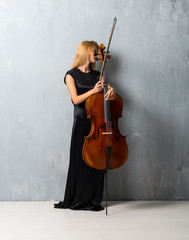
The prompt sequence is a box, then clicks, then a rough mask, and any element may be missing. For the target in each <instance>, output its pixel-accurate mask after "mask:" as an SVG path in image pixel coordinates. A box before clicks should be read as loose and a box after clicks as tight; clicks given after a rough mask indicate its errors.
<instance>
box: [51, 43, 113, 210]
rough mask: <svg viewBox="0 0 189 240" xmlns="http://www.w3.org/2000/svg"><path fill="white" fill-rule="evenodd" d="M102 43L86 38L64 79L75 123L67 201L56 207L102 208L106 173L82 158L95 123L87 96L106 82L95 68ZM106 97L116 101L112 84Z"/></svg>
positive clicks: (98, 90) (65, 198) (75, 208)
mask: <svg viewBox="0 0 189 240" xmlns="http://www.w3.org/2000/svg"><path fill="white" fill-rule="evenodd" d="M98 48H99V47H98V44H97V43H96V42H94V41H83V42H81V43H80V45H79V47H78V48H77V51H76V55H75V59H74V62H73V65H72V68H71V70H69V71H68V72H67V73H66V75H65V77H64V82H65V84H66V85H67V87H68V90H69V92H70V95H71V99H72V102H73V104H74V123H73V129H72V138H71V147H70V163H69V169H68V176H67V183H66V189H65V196H64V200H63V201H60V202H59V203H58V204H54V207H55V208H70V209H72V210H91V211H100V210H103V209H104V208H103V207H102V206H101V201H102V195H103V185H104V172H103V171H100V170H96V169H94V168H91V167H89V166H88V165H87V164H86V163H85V162H84V160H83V158H82V147H83V142H84V136H87V135H88V134H89V132H90V127H91V122H90V119H88V118H87V114H86V110H85V101H86V99H87V98H88V97H89V96H91V95H92V94H94V93H97V92H100V91H102V89H103V86H104V83H103V81H99V76H100V73H99V72H98V71H95V63H96V61H97V54H98ZM108 87H109V89H108V92H107V93H106V95H105V99H106V100H113V99H114V97H115V91H114V89H113V88H112V87H110V86H108Z"/></svg>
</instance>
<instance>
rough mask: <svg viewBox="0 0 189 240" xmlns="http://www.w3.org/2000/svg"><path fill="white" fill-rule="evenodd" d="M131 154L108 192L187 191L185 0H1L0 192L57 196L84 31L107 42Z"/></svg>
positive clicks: (180, 194)
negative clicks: (70, 75) (69, 84)
mask: <svg viewBox="0 0 189 240" xmlns="http://www.w3.org/2000/svg"><path fill="white" fill-rule="evenodd" d="M115 16H116V17H117V19H118V22H117V25H116V29H115V32H114V35H113V39H112V43H111V47H110V51H111V55H112V59H111V60H109V61H108V63H107V69H108V73H107V75H108V79H109V80H110V83H111V84H112V85H113V86H114V87H115V89H116V91H117V92H118V93H119V94H120V95H121V96H122V98H123V100H124V109H123V118H122V119H121V120H120V121H119V124H120V130H121V132H122V133H123V134H126V135H127V142H128V146H129V159H128V161H127V163H126V164H125V165H124V166H123V167H122V168H120V169H117V170H114V171H112V172H109V190H108V192H109V199H112V200H125V199H136V200H137V199H154V200H155V199H156V200H158V199H163V200H171V199H175V200H177V199H189V188H188V181H189V126H188V117H189V111H188V108H189V95H188V92H189V78H188V76H189V44H188V42H189V2H188V1H187V0H180V1H178V0H170V1H168V0H166V1H165V0H153V1H150V0H128V1H125V0H120V1H117V0H111V1H108V0H104V1H101V0H95V1H88V0H79V1H76V0H75V1H73V0H69V1H68V0H26V1H24V0H0V162H1V166H0V200H62V198H63V194H64V188H65V181H66V177H67V168H68V163H69V144H70V137H71V128H72V124H71V123H72V117H73V106H72V103H71V101H70V96H69V93H68V90H67V88H66V86H65V85H64V83H63V77H64V74H65V72H66V71H67V70H68V69H69V68H70V66H71V64H72V61H73V58H74V54H75V50H76V48H77V46H78V44H79V43H80V42H81V41H83V40H96V41H97V42H98V43H101V42H103V43H104V44H105V45H107V41H108V38H109V34H110V29H111V25H112V21H113V18H114V17H115Z"/></svg>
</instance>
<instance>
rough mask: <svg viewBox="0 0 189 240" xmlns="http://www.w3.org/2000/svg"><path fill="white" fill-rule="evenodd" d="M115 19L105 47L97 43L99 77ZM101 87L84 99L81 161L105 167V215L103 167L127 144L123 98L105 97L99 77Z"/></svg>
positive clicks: (117, 159) (117, 162) (119, 161)
mask: <svg viewBox="0 0 189 240" xmlns="http://www.w3.org/2000/svg"><path fill="white" fill-rule="evenodd" d="M116 21H117V19H116V18H114V21H113V25H112V30H111V34H110V38H109V42H108V46H107V49H106V52H104V50H105V46H104V45H103V44H101V45H100V48H99V55H100V58H101V63H102V68H101V72H100V77H99V80H102V78H103V73H104V69H105V63H106V59H107V58H110V56H108V53H109V46H110V42H111V38H112V34H113V31H114V28H115V24H116ZM103 81H104V83H105V87H104V89H103V92H100V93H95V94H93V95H91V96H90V97H89V98H88V99H87V100H86V103H85V108H86V112H87V118H90V120H91V130H90V133H89V135H88V136H86V137H85V139H84V144H83V149H82V156H83V160H84V161H85V163H86V164H87V165H88V166H90V167H92V168H95V169H98V170H104V171H105V180H106V215H107V171H108V170H110V169H116V168H119V167H121V166H122V165H123V164H124V163H125V162H126V161H127V159H128V146H127V143H126V136H123V135H121V133H120V131H119V128H118V119H119V118H120V117H121V116H122V110H123V101H122V99H121V97H120V96H119V95H118V94H116V95H115V98H114V100H105V98H104V95H105V94H106V92H107V91H108V83H107V81H106V80H105V79H103Z"/></svg>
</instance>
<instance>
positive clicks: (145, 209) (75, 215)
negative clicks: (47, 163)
mask: <svg viewBox="0 0 189 240" xmlns="http://www.w3.org/2000/svg"><path fill="white" fill-rule="evenodd" d="M53 203H54V201H53V202H52V201H50V202H49V201H48V202H0V239H2V240H9V239H11V240H13V239H19V240H22V239H23V240H30V239H32V240H38V239H40V240H43V239H44V240H50V239H51V240H59V239H61V240H71V239H75V240H76V239H77V240H80V239H81V240H85V239H87V240H93V239H95V240H97V239H98V240H99V239H100V240H106V239H107V240H112V239H113V240H117V239H118V240H119V239H127V240H133V239H135V240H138V239H139V240H143V239H145V240H148V239H149V240H156V239H158V240H164V239H165V240H169V239H170V240H188V239H189V201H128V202H109V208H108V212H109V214H108V216H106V215H105V211H101V212H88V211H72V210H69V209H66V210H63V209H54V208H53ZM103 205H104V203H103Z"/></svg>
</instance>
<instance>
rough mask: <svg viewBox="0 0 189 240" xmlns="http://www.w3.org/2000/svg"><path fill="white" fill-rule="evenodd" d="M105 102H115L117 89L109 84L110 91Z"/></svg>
mask: <svg viewBox="0 0 189 240" xmlns="http://www.w3.org/2000/svg"><path fill="white" fill-rule="evenodd" d="M104 97H105V100H114V99H115V89H114V88H113V87H111V86H110V85H109V84H108V91H107V93H106V94H105V95H104Z"/></svg>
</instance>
